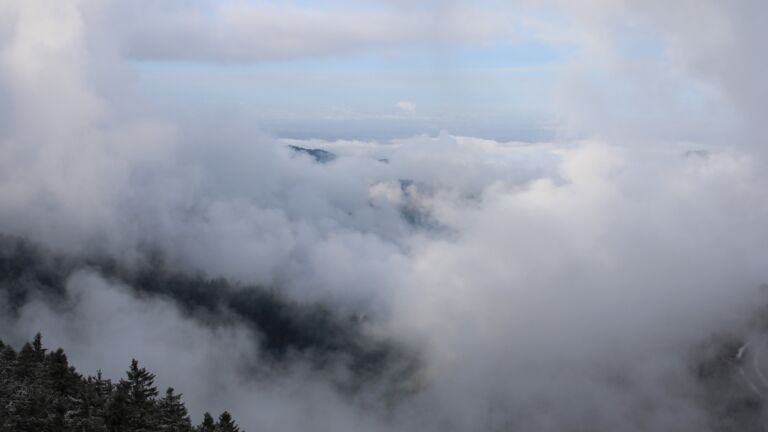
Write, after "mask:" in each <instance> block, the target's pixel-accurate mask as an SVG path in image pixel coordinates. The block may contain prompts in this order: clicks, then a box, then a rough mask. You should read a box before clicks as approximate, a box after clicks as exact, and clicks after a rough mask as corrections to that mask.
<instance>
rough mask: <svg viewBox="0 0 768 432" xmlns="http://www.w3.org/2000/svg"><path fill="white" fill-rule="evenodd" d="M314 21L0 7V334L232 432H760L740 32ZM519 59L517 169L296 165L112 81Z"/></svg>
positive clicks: (753, 95) (752, 105)
mask: <svg viewBox="0 0 768 432" xmlns="http://www.w3.org/2000/svg"><path fill="white" fill-rule="evenodd" d="M321 3H322V5H321V6H317V7H316V8H315V7H313V6H311V5H304V4H303V3H297V4H295V5H292V6H285V5H281V4H277V3H274V2H245V1H226V2H222V3H221V4H219V3H214V2H200V3H199V4H197V3H188V2H176V1H174V2H166V3H163V5H162V6H160V5H157V4H155V3H152V4H150V3H148V2H143V1H142V2H131V3H124V2H117V1H108V0H81V1H70V2H52V1H48V0H6V1H4V2H2V3H0V235H1V236H0V268H2V269H3V276H2V277H0V311H2V312H3V313H2V318H0V339H2V340H3V341H5V342H7V343H11V344H15V345H19V344H21V343H23V342H24V341H26V340H29V339H30V338H31V337H32V336H33V335H34V334H35V333H37V332H41V333H42V334H43V337H44V340H45V341H46V344H47V345H49V346H51V347H53V346H55V347H59V346H61V347H63V348H64V349H65V350H66V351H67V353H68V355H69V357H70V359H71V361H72V364H74V365H76V366H77V367H78V369H79V370H81V371H83V372H84V373H95V372H96V371H97V370H101V371H102V372H103V373H104V374H105V376H107V377H110V378H113V379H117V378H119V377H120V376H121V374H122V373H123V371H124V370H125V368H126V367H127V366H128V362H129V360H130V359H131V358H138V359H140V360H141V361H142V362H143V364H144V365H145V366H146V367H147V368H148V369H150V370H152V371H153V372H156V373H157V375H158V379H159V384H160V385H161V386H173V387H174V388H176V389H177V390H178V391H179V392H180V393H183V395H184V400H185V401H186V402H187V404H188V405H189V407H190V411H191V412H193V413H202V412H204V411H211V412H218V411H222V410H228V411H230V412H232V414H233V415H234V416H235V418H237V420H238V422H239V424H240V425H241V427H242V428H243V429H244V430H247V431H256V430H276V431H299V430H307V429H314V430H328V431H331V430H333V431H358V430H372V431H379V430H380V431H416V430H420V431H425V430H427V431H438V430H439V431H503V430H535V431H563V430H606V431H640V430H682V431H687V430H691V431H693V430H695V431H724V430H740V431H749V430H755V431H757V430H763V426H762V425H763V424H764V421H765V416H766V412H765V407H764V405H765V402H764V401H765V397H766V395H768V384H766V383H761V382H760V379H759V377H757V378H756V377H755V376H752V375H755V374H758V375H759V373H760V371H761V369H760V366H758V363H759V362H758V359H757V357H758V355H759V353H760V350H761V349H763V348H760V347H762V346H763V345H764V338H765V324H764V322H765V308H764V307H765V305H766V304H768V294H766V291H765V288H764V284H765V283H768V274H767V273H768V270H767V269H768V267H767V266H766V264H765V263H766V262H768V227H767V226H766V224H765V221H766V220H768V170H766V165H765V164H766V153H765V151H764V148H763V147H764V141H765V137H766V135H765V131H764V128H763V126H762V124H761V119H762V117H763V116H764V115H765V108H764V106H763V105H764V103H763V101H764V100H765V98H766V97H768V94H766V93H767V92H768V87H766V84H765V81H764V80H763V79H762V76H763V73H764V72H765V69H766V64H765V58H764V56H761V55H760V47H761V43H762V40H763V39H764V36H765V35H764V33H765V31H764V30H763V29H762V26H761V23H762V22H763V21H764V20H761V18H763V17H765V15H766V14H767V13H768V7H767V6H765V5H763V4H762V3H761V2H756V1H755V2H740V3H738V4H732V3H727V2H724V1H723V2H720V1H714V0H711V1H709V0H708V1H704V2H687V1H686V2H680V3H678V4H676V5H673V6H670V5H667V4H665V3H664V2H656V1H652V2H644V3H643V4H642V5H639V4H636V3H634V2H622V1H619V2H605V1H591V0H585V1H579V2H560V1H554V0H553V1H546V2H527V1H523V2H517V3H515V4H513V5H511V4H506V3H505V4H500V3H498V2H480V3H477V4H470V3H468V2H461V1H456V2H447V3H446V4H442V3H441V4H437V3H434V2H428V3H425V4H424V5H423V6H421V7H413V6H409V5H407V4H405V3H402V2H378V1H371V2H362V3H361V4H360V5H357V6H355V7H352V6H351V5H347V4H345V3H343V2H333V1H331V2H321ZM695 22H697V23H699V24H697V25H693V24H691V23H695ZM702 28H705V29H706V31H704V32H702V30H701V29H702ZM499 41H501V42H499ZM530 41H536V43H542V44H544V43H546V44H552V45H553V46H556V47H558V49H562V50H564V51H567V52H568V53H569V55H568V56H566V57H565V59H564V60H562V61H561V63H557V64H556V65H554V66H550V65H548V66H547V68H551V69H552V70H551V71H549V72H547V76H551V77H552V82H551V83H549V84H548V85H547V86H546V92H547V94H546V95H545V94H543V93H542V95H541V99H542V100H543V99H547V100H549V99H550V98H551V99H552V100H553V101H554V103H553V104H552V107H551V108H550V109H549V111H550V114H551V115H552V124H553V125H555V126H554V128H555V133H554V134H553V136H552V139H550V140H547V141H546V142H531V140H523V139H521V140H511V141H503V140H497V139H491V138H489V137H488V136H463V135H460V134H457V133H455V132H453V131H451V130H449V129H446V130H443V131H441V132H439V133H430V129H429V128H428V127H427V128H425V132H424V133H420V134H414V135H412V136H409V137H406V138H396V139H388V140H381V141H376V140H370V139H366V138H364V137H363V138H360V139H348V140H325V139H322V138H319V137H318V138H306V139H295V138H290V136H302V131H300V130H297V131H296V132H295V133H292V134H289V135H290V136H289V137H285V136H277V135H272V134H269V133H268V132H265V130H264V129H262V128H260V127H259V125H258V121H257V120H254V118H250V117H248V113H247V111H245V112H241V113H236V114H232V115H229V113H230V112H229V111H224V112H217V113H216V114H215V115H212V114H211V113H212V111H211V110H210V109H208V108H206V107H205V102H204V101H198V100H196V99H195V98H191V99H192V104H193V105H194V104H199V105H200V106H202V107H203V109H200V110H199V111H196V110H191V111H190V112H189V113H188V115H186V116H184V118H183V119H180V117H179V116H176V115H174V113H173V112H170V113H169V112H168V110H169V108H168V107H169V106H171V107H173V106H174V105H173V104H170V105H168V104H166V105H163V104H162V103H158V101H157V100H156V99H153V95H152V94H147V93H146V92H143V91H142V90H141V86H140V85H139V84H140V82H141V73H142V72H141V71H140V70H141V68H142V64H144V63H143V62H161V63H162V62H169V63H172V64H182V65H185V64H186V65H187V66H186V67H189V68H191V69H190V70H193V69H194V68H202V67H206V66H204V65H211V64H213V65H215V66H211V67H225V68H226V67H232V68H237V67H242V65H244V64H245V65H254V64H256V65H258V64H262V63H268V64H269V62H288V63H289V64H290V62H295V61H303V60H302V59H318V58H319V59H324V58H330V59H335V58H338V57H343V56H350V58H355V57H354V56H360V55H366V53H382V54H381V55H382V56H384V57H385V58H389V57H387V56H391V57H397V56H396V55H395V54H392V52H393V50H397V49H412V48H414V47H415V49H418V50H427V51H430V52H434V53H437V54H436V55H438V54H440V53H444V52H448V51H450V50H451V49H456V50H459V49H470V48H472V47H483V46H486V45H487V44H491V43H500V44H515V43H529V42H530ZM467 47H469V48H467ZM376 55H378V54H376ZM440 55H442V54H440ZM457 58H459V57H458V56H457ZM393 61H394V60H393ZM302 65H303V64H302ZM308 67H311V66H308ZM537 67H538V66H537ZM433 68H434V69H431V70H432V73H434V76H435V78H436V79H437V80H441V81H440V82H442V83H444V84H445V87H456V88H457V89H460V90H461V91H465V92H471V88H472V84H473V83H472V82H466V81H463V78H461V77H462V76H463V75H462V72H461V67H458V66H457V67H454V66H451V64H450V62H444V63H443V62H438V66H433ZM532 69H535V68H533V67H532ZM548 70H549V69H548ZM322 72H323V73H328V74H330V73H331V72H327V71H326V70H323V71H322ZM178 73H179V79H180V80H183V79H184V68H183V67H182V68H180V69H179V72H178ZM382 73H384V72H382ZM214 75H215V74H214ZM510 79H512V78H510ZM217 85H218V86H222V88H223V86H225V85H226V83H219V82H216V83H214V84H212V88H216V86H217ZM374 90H375V89H371V93H372V94H373V93H375V91H374ZM335 91H338V92H339V93H340V97H350V96H347V95H344V94H342V93H343V92H344V91H345V90H344V88H342V87H339V88H336V89H335ZM456 91H457V94H458V93H459V90H456ZM264 97H265V101H262V102H261V103H263V104H269V103H270V102H271V101H270V100H269V99H268V97H269V96H268V95H265V96H264ZM272 97H273V96H272ZM308 97H309V96H308ZM361 97H363V98H364V97H365V95H362V96H361ZM376 97H378V96H376ZM455 97H457V96H456V95H452V96H451V100H454V99H453V98H455ZM371 99H372V100H373V99H375V98H374V96H371ZM459 99H460V98H459ZM404 101H405V102H404ZM406 102H407V105H403V106H406V107H407V108H408V109H400V110H399V112H397V113H396V114H393V113H392V112H391V111H386V110H393V109H394V110H397V108H396V107H397V104H403V103H406ZM538 102H540V101H530V103H531V105H534V104H535V103H538ZM183 103H184V104H186V103H187V102H186V101H185V102H183ZM275 103H283V102H282V101H281V100H279V98H278V99H276V100H275ZM472 103H475V102H473V101H472V99H471V97H469V98H467V104H468V106H469V108H471V109H475V108H477V112H478V113H479V115H482V113H483V111H482V107H483V105H482V103H479V104H478V105H476V106H475V105H471V104H472ZM423 106H424V104H422V103H421V101H418V100H417V101H416V102H411V101H410V99H408V98H404V97H398V98H397V100H396V102H393V103H389V104H387V105H386V109H384V108H382V110H384V111H382V113H380V116H381V121H382V122H384V123H381V124H388V123H386V122H389V121H391V120H392V118H397V119H401V118H408V119H411V118H416V119H417V120H418V121H419V122H423V124H425V125H433V124H440V125H443V124H445V122H441V121H438V120H439V119H437V117H438V114H435V113H429V114H428V115H427V114H424V117H423V118H422V117H418V116H420V115H422V111H423V110H426V109H427V108H422V107H423ZM469 108H468V109H469ZM446 109H448V108H446ZM170 111H173V108H170ZM377 115H379V114H377ZM350 116H351V117H353V116H352V115H350ZM393 116H401V117H393ZM403 116H410V117H403ZM318 118H320V119H321V120H322V119H324V118H325V117H323V115H318ZM342 118H343V116H342ZM371 118H372V120H371V122H373V123H375V122H376V121H379V120H377V119H375V118H373V116H372V117H371ZM336 119H337V118H336V117H333V123H331V124H333V125H334V127H336V128H340V129H341V130H340V131H339V133H338V134H337V135H339V136H345V132H344V130H343V128H344V122H343V121H342V122H337V121H336ZM321 120H318V121H321ZM409 121H410V120H409ZM414 121H415V120H414ZM514 121H515V119H510V123H514ZM373 123H372V124H373ZM376 124H379V123H376ZM413 124H422V123H418V122H414V123H413ZM478 128H479V130H480V129H482V128H481V127H480V126H478ZM321 151H322V152H321ZM746 347H750V348H749V352H748V354H747V356H754V357H748V358H749V359H750V361H752V360H753V359H754V362H755V363H754V364H755V365H756V366H754V368H753V369H755V370H756V372H754V373H753V371H752V370H751V369H749V368H751V366H749V367H748V366H745V364H746V363H745V362H740V359H741V358H742V354H743V352H744V351H743V350H744V349H747V348H746ZM753 353H754V354H753ZM745 358H747V357H745ZM713 371H714V372H713ZM745 407H746V408H745ZM193 420H194V421H199V420H200V419H199V418H193Z"/></svg>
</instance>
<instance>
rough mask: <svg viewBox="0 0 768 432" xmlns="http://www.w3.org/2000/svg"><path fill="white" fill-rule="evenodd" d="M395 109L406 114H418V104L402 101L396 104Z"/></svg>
mask: <svg viewBox="0 0 768 432" xmlns="http://www.w3.org/2000/svg"><path fill="white" fill-rule="evenodd" d="M395 107H396V108H397V109H399V110H400V111H402V112H404V113H406V114H413V113H415V112H416V104H415V103H413V102H410V101H401V102H398V103H396V104H395Z"/></svg>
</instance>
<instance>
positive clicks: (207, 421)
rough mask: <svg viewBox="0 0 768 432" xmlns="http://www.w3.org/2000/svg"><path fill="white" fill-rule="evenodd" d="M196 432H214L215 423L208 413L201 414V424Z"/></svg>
mask: <svg viewBox="0 0 768 432" xmlns="http://www.w3.org/2000/svg"><path fill="white" fill-rule="evenodd" d="M197 432H216V423H214V421H213V417H211V414H210V413H205V414H203V422H202V423H201V424H200V426H198V427H197Z"/></svg>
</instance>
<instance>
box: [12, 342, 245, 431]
mask: <svg viewBox="0 0 768 432" xmlns="http://www.w3.org/2000/svg"><path fill="white" fill-rule="evenodd" d="M154 381H155V376H154V375H153V374H151V373H149V372H147V370H146V369H144V368H140V367H139V363H138V361H136V360H133V361H132V362H131V367H130V368H129V369H128V371H127V373H126V378H125V379H122V380H120V382H119V383H118V384H117V385H113V384H112V382H111V381H109V380H105V379H103V378H102V376H101V372H98V373H97V375H96V377H83V376H82V375H80V374H79V373H77V371H76V370H75V368H74V367H72V366H70V365H69V361H68V360H67V356H66V354H65V353H64V351H63V350H61V349H58V350H56V351H53V352H49V351H48V350H46V349H45V348H43V344H42V338H41V337H40V335H36V336H35V338H34V340H33V341H32V343H27V344H24V346H23V347H22V348H21V350H20V351H19V352H18V353H17V352H16V351H14V349H13V348H12V347H10V346H8V345H6V344H4V343H3V342H2V341H0V432H193V431H194V432H239V428H238V426H237V424H236V423H235V422H234V421H233V420H232V417H231V416H230V415H229V413H227V412H225V413H223V414H222V415H221V416H220V417H219V421H218V423H216V422H214V420H213V417H211V415H210V414H208V413H206V414H205V416H204V419H203V423H202V424H201V425H200V426H198V427H195V428H193V427H192V425H191V422H190V419H189V415H188V414H187V409H186V407H185V406H184V403H183V402H182V400H181V395H180V394H176V393H175V391H174V390H173V389H172V388H169V389H168V390H167V391H166V393H165V396H164V397H163V398H161V399H159V400H158V399H157V388H156V387H155V384H154Z"/></svg>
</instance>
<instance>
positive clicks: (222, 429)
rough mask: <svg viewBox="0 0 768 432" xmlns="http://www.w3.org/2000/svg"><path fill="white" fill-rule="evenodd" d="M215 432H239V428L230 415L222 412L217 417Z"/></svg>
mask: <svg viewBox="0 0 768 432" xmlns="http://www.w3.org/2000/svg"><path fill="white" fill-rule="evenodd" d="M216 432H240V428H239V427H238V426H237V423H235V421H234V420H232V415H230V414H229V413H228V412H227V411H224V412H223V413H221V415H220V416H219V422H218V424H216Z"/></svg>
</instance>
